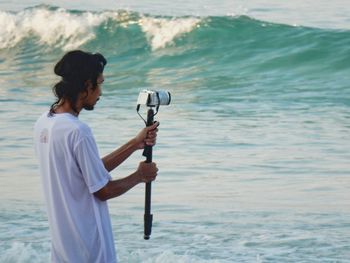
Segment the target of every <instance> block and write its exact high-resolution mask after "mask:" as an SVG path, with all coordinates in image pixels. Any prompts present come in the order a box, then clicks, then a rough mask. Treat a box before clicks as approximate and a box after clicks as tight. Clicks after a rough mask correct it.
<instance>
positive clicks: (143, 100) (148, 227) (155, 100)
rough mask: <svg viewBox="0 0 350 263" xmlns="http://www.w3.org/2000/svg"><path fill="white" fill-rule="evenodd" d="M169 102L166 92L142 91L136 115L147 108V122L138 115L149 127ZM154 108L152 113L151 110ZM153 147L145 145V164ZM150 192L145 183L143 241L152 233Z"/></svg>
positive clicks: (168, 94)
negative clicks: (143, 108)
mask: <svg viewBox="0 0 350 263" xmlns="http://www.w3.org/2000/svg"><path fill="white" fill-rule="evenodd" d="M170 100H171V95H170V93H169V92H167V91H153V90H143V91H141V92H140V94H139V97H138V100H137V108H136V110H137V113H138V114H139V115H140V113H139V110H140V106H141V105H146V106H148V107H149V109H148V111H147V121H145V119H144V118H142V116H141V115H140V117H141V118H142V119H143V120H144V122H145V124H146V126H151V125H152V124H153V123H154V116H155V115H156V114H157V113H158V110H159V106H160V105H169V104H170ZM154 107H155V108H156V112H154V109H153V108H154ZM152 153H153V146H150V145H146V146H145V148H144V151H143V154H142V155H143V156H145V157H146V163H151V162H152ZM151 190H152V183H151V182H149V183H146V188H145V214H144V237H143V238H144V239H145V240H148V239H149V238H150V236H151V232H152V221H153V215H152V214H151Z"/></svg>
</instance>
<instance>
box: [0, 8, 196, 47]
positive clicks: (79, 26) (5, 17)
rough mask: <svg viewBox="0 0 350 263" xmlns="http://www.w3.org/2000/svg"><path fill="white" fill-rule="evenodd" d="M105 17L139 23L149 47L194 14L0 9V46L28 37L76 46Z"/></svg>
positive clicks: (184, 27)
mask: <svg viewBox="0 0 350 263" xmlns="http://www.w3.org/2000/svg"><path fill="white" fill-rule="evenodd" d="M108 19H112V20H113V21H115V22H116V23H119V25H120V26H123V27H127V26H128V25H130V24H139V25H140V27H141V28H142V31H143V32H144V33H145V34H146V37H147V40H148V41H149V44H150V46H151V47H152V50H156V49H159V48H164V47H165V46H166V45H167V44H170V43H172V41H173V40H174V39H175V38H176V37H178V36H180V35H181V34H184V33H187V32H190V31H191V30H192V29H194V28H195V27H196V26H197V25H198V23H199V22H200V19H198V18H193V17H192V18H173V19H170V18H154V17H143V16H141V17H140V16H138V15H137V16H136V17H135V16H134V17H133V18H131V17H130V16H129V13H128V12H122V11H104V12H99V13H95V12H88V11H86V12H71V11H68V10H66V9H63V8H57V9H49V8H47V7H45V6H42V7H36V8H32V9H26V10H23V11H20V12H17V13H11V12H6V11H0V49H5V48H11V47H14V46H16V45H17V44H18V43H20V42H21V41H23V40H25V39H26V38H29V37H35V38H37V39H38V41H39V43H40V44H44V45H48V46H52V47H60V48H62V49H63V50H69V49H74V48H78V47H79V46H81V45H83V44H85V43H87V42H88V41H90V40H92V39H94V38H95V37H96V31H97V30H96V29H97V28H98V27H99V26H101V25H102V24H103V23H104V22H106V21H107V20H108Z"/></svg>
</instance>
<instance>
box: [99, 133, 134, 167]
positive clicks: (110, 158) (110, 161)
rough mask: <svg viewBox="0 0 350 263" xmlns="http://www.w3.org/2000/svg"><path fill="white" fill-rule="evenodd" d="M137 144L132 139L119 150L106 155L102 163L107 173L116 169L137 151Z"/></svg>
mask: <svg viewBox="0 0 350 263" xmlns="http://www.w3.org/2000/svg"><path fill="white" fill-rule="evenodd" d="M137 149H138V148H137V143H136V142H135V140H134V139H132V140H130V141H129V142H127V143H126V144H124V145H123V146H122V147H120V148H119V149H117V150H115V151H113V152H112V153H110V154H108V155H106V156H105V157H103V158H102V162H103V164H104V166H105V168H106V170H107V171H108V172H110V171H112V170H113V169H115V168H116V167H118V166H119V165H120V164H121V163H122V162H124V161H125V160H126V159H127V158H128V157H129V156H130V155H131V154H132V153H133V152H135V151H136V150H137Z"/></svg>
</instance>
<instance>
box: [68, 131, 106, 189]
mask: <svg viewBox="0 0 350 263" xmlns="http://www.w3.org/2000/svg"><path fill="white" fill-rule="evenodd" d="M75 155H76V159H77V162H78V165H79V167H80V169H81V172H82V174H83V178H84V180H85V183H86V185H87V186H88V188H89V192H90V193H95V192H97V191H98V190H100V189H101V188H102V187H104V186H105V185H106V184H107V183H108V181H110V180H111V179H112V178H111V176H110V174H109V173H108V171H107V170H106V168H105V167H104V165H103V162H102V160H101V158H100V156H99V153H98V149H97V146H96V142H95V139H94V137H93V136H84V137H83V138H82V139H81V140H80V141H79V143H78V144H77V145H76V147H75Z"/></svg>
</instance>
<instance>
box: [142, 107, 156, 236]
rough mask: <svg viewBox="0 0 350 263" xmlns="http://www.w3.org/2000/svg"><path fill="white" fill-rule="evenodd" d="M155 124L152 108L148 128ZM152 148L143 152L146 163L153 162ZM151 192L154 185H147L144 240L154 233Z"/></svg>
mask: <svg viewBox="0 0 350 263" xmlns="http://www.w3.org/2000/svg"><path fill="white" fill-rule="evenodd" d="M153 122H154V110H153V109H152V108H150V109H149V110H148V112H147V122H146V126H151V125H152V124H153ZM152 150H153V148H152V146H149V145H146V146H145V148H144V151H143V156H145V157H146V163H151V162H152ZM151 190H152V183H151V182H149V183H146V189H145V215H144V239H145V240H148V239H149V238H150V235H151V232H152V220H153V215H152V214H151Z"/></svg>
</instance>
